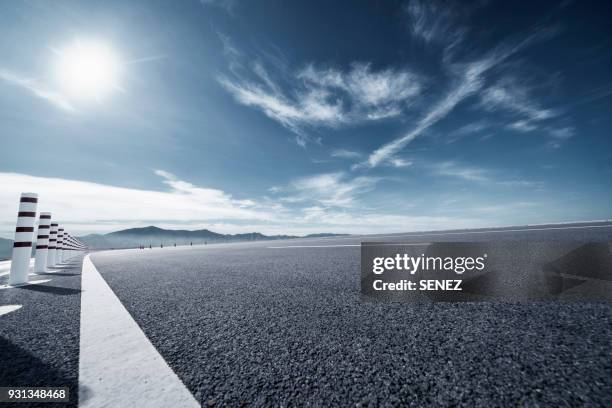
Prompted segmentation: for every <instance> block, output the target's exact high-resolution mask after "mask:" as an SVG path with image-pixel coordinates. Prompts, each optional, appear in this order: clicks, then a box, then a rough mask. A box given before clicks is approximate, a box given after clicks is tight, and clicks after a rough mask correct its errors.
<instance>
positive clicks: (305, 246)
mask: <svg viewBox="0 0 612 408" xmlns="http://www.w3.org/2000/svg"><path fill="white" fill-rule="evenodd" d="M430 243H431V242H414V243H410V244H402V243H387V242H380V243H379V242H374V243H371V242H370V243H369V244H370V245H367V246H423V245H429V244H430ZM360 246H361V244H338V245H286V246H271V247H267V248H268V249H287V248H337V247H360Z"/></svg>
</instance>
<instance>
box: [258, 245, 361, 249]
mask: <svg viewBox="0 0 612 408" xmlns="http://www.w3.org/2000/svg"><path fill="white" fill-rule="evenodd" d="M360 246H361V244H346V245H286V246H270V247H267V248H268V249H287V248H338V247H360Z"/></svg>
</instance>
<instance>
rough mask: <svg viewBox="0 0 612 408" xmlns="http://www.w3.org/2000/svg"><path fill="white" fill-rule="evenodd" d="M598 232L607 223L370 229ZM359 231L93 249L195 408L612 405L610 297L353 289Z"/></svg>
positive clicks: (493, 236) (603, 236)
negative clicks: (440, 298) (417, 296)
mask: <svg viewBox="0 0 612 408" xmlns="http://www.w3.org/2000/svg"><path fill="white" fill-rule="evenodd" d="M501 239H511V240H512V239H517V240H542V239H550V240H564V239H576V240H606V241H612V229H611V228H609V227H608V228H594V229H589V230H558V231H529V232H507V233H500V234H497V233H483V234H469V235H462V234H450V235H435V236H434V235H432V236H428V237H423V236H419V235H410V236H406V235H403V236H394V237H389V236H385V237H378V238H377V237H372V236H370V237H368V238H367V239H363V240H367V241H376V240H393V241H398V240H401V241H403V242H423V241H470V240H477V241H489V240H501ZM361 240H362V239H361V238H359V237H351V238H336V239H317V240H313V239H311V240H291V241H283V242H280V241H274V242H259V243H251V244H232V245H209V246H206V247H192V248H190V247H187V248H176V249H175V248H164V249H163V250H162V249H154V250H144V251H139V250H125V251H108V252H101V253H96V254H94V255H92V260H93V262H94V264H95V265H96V267H97V268H98V269H99V271H100V272H101V273H102V275H103V276H104V278H105V279H106V281H107V282H108V283H109V285H110V286H111V288H112V289H113V291H114V292H115V293H116V294H117V296H118V297H119V298H120V300H121V301H122V302H123V304H124V305H125V307H126V308H127V309H128V310H129V312H130V313H131V314H132V316H133V317H134V318H135V320H136V321H137V322H138V324H139V325H140V326H141V328H142V329H143V330H144V332H145V334H146V335H147V336H148V337H149V339H150V340H151V341H152V343H153V344H154V345H155V347H156V348H157V350H158V351H159V352H160V353H161V354H162V356H163V357H164V358H165V359H166V361H167V362H168V363H169V365H170V366H171V367H172V368H173V369H174V370H175V371H176V373H177V374H178V375H179V377H180V378H181V379H182V380H183V382H184V383H185V384H186V385H187V387H188V388H189V389H190V390H191V391H192V393H193V394H194V395H195V396H196V398H197V399H198V400H200V401H201V402H202V403H203V405H204V406H207V405H214V406H221V405H225V406H240V405H249V406H481V407H494V406H550V407H562V406H591V407H610V406H612V350H611V348H610V346H611V345H612V303H605V302H601V303H579V302H537V303H533V302H532V303H508V302H478V303H431V304H426V303H425V304H415V303H393V302H377V301H367V300H364V299H362V298H361V296H360V287H359V281H360V269H359V267H360V265H359V263H360V256H359V251H360V249H359V247H332V248H289V249H269V248H268V247H270V246H279V245H300V244H302V245H333V244H339V245H347V244H358V243H359V242H360V241H361Z"/></svg>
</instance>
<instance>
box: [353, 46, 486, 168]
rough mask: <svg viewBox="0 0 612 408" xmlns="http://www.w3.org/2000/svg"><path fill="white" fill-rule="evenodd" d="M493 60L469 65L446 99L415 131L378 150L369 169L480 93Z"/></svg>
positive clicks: (426, 116) (441, 101) (418, 124)
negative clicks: (483, 74) (460, 104)
mask: <svg viewBox="0 0 612 408" xmlns="http://www.w3.org/2000/svg"><path fill="white" fill-rule="evenodd" d="M493 62H494V61H493V60H492V59H491V58H487V59H483V60H480V61H477V62H474V63H471V64H468V65H467V67H466V69H465V70H464V72H463V75H462V78H461V79H460V80H459V84H458V85H457V86H456V87H455V88H453V89H452V90H451V91H450V92H449V93H447V94H446V95H445V96H444V98H442V99H441V100H440V101H438V102H437V103H435V104H434V105H433V107H432V108H431V109H430V110H429V111H427V112H426V113H425V115H424V116H423V117H422V118H421V119H420V120H419V121H418V122H417V125H416V127H415V128H414V129H412V130H411V131H409V132H408V133H406V134H405V135H404V136H402V137H400V138H397V139H395V140H393V141H391V142H389V143H387V144H385V145H383V146H382V147H380V148H378V149H376V150H375V151H374V152H372V154H370V156H369V157H368V160H367V162H366V163H364V164H365V165H366V166H368V167H376V166H378V165H379V164H381V163H383V162H385V161H386V160H388V159H389V158H391V157H393V156H394V155H395V154H396V153H398V152H399V151H400V150H402V149H403V148H404V147H405V146H406V145H407V144H408V143H410V142H412V141H413V140H414V139H415V138H417V137H418V136H420V135H421V134H422V133H423V132H424V131H426V130H427V129H428V128H429V127H431V126H432V125H434V124H435V123H437V122H438V121H439V120H441V119H442V118H444V117H445V116H446V115H448V113H449V112H451V111H452V110H453V109H454V108H455V106H457V104H459V103H460V102H461V101H463V100H464V99H465V98H467V97H468V96H470V95H472V94H473V93H475V92H476V91H478V90H479V89H480V88H481V86H482V79H481V74H482V73H483V72H484V71H486V70H487V69H489V68H490V67H491V66H492V65H493Z"/></svg>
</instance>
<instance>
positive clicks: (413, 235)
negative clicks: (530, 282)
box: [268, 224, 612, 248]
mask: <svg viewBox="0 0 612 408" xmlns="http://www.w3.org/2000/svg"><path fill="white" fill-rule="evenodd" d="M586 228H612V224H611V225H574V226H568V227H546V228H513V229H503V230H486V231H452V232H423V233H411V232H408V233H405V234H403V233H401V232H398V233H394V234H391V235H376V234H374V235H350V236H348V237H328V238H313V239H317V240H320V241H325V240H346V239H355V240H361V241H365V240H367V239H381V238H401V237H428V236H440V235H442V236H444V235H466V234H489V233H501V232H529V231H550V230H568V229H586ZM268 248H274V247H268Z"/></svg>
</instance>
